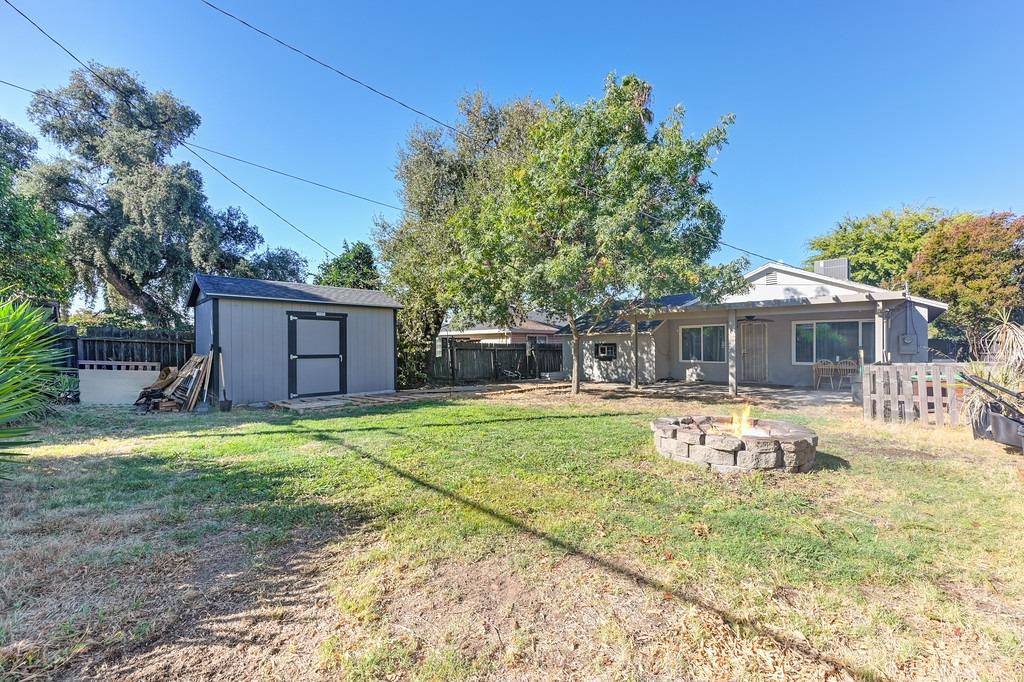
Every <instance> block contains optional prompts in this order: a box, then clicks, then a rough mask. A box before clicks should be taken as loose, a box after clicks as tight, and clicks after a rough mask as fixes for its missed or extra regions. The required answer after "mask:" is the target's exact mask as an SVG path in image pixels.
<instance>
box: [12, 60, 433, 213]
mask: <svg viewBox="0 0 1024 682" xmlns="http://www.w3.org/2000/svg"><path fill="white" fill-rule="evenodd" d="M0 85H7V86H10V87H12V88H15V89H17V90H21V91H23V92H27V93H29V94H30V95H36V96H38V97H44V98H46V99H49V100H51V101H53V102H55V103H57V104H59V105H61V106H64V104H65V102H63V101H62V100H61V99H59V98H57V97H54V96H53V95H51V94H49V93H47V92H43V91H41V90H33V89H32V88H26V87H25V86H23V85H18V84H17V83H12V82H10V81H7V80H3V79H2V78H0ZM181 144H182V145H183V146H185V147H192V148H193V149H201V150H203V151H204V152H209V153H211V154H216V155H217V156H222V157H224V158H225V159H231V160H232V161H238V162H239V163H244V164H246V165H248V166H253V167H254V168H259V169H261V170H265V171H267V172H269V173H275V174H277V175H281V176H283V177H286V178H291V179H293V180H298V181H299V182H304V183H306V184H308V185H313V186H314V187H320V188H321V189H326V190H329V191H331V192H336V193H338V194H343V195H345V196H347V197H352V198H353V199H359V200H360V201H365V202H367V203H371V204H376V205H377V206H383V207H384V208H391V209H394V210H396V211H402V212H403V213H409V214H411V215H415V212H414V211H411V210H409V209H406V208H402V207H401V206H397V205H395V204H389V203H388V202H386V201H380V200H378V199H373V198H371V197H367V196H363V195H362V194H356V193H355V192H350V191H348V190H345V189H341V188H340V187H335V186H333V185H328V184H326V183H323V182H319V181H317V180H310V179H309V178H304V177H302V176H301V175H295V174H294V173H289V172H287V171H282V170H278V169H276V168H272V167H270V166H266V165H264V164H262V163H257V162H255V161H250V160H248V159H243V158H242V157H240V156H235V155H234V154H228V153H227V152H222V151H219V150H217V149H212V148H210V147H204V146H203V145H201V144H196V143H195V142H185V141H182V142H181Z"/></svg>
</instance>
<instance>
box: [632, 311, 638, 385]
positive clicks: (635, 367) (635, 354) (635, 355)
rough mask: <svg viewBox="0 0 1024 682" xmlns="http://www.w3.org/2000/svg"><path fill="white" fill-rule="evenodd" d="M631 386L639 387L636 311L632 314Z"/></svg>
mask: <svg viewBox="0 0 1024 682" xmlns="http://www.w3.org/2000/svg"><path fill="white" fill-rule="evenodd" d="M631 331H632V332H633V388H640V347H639V338H638V337H639V334H638V333H637V330H636V313H634V314H633V325H632V330H631Z"/></svg>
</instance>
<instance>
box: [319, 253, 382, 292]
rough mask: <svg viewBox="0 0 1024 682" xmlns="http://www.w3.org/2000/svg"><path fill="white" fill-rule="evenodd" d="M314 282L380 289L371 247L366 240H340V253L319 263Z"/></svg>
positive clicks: (332, 285) (378, 275)
mask: <svg viewBox="0 0 1024 682" xmlns="http://www.w3.org/2000/svg"><path fill="white" fill-rule="evenodd" d="M313 283H314V284H323V285H326V286H330V287H348V288H349V289H380V273H379V272H377V261H376V260H375V259H374V257H373V249H372V248H370V245H369V244H367V243H366V242H362V241H360V242H354V243H352V244H349V243H348V242H347V241H346V242H342V245H341V253H340V254H338V255H337V256H335V257H334V258H329V259H327V260H325V261H324V262H323V263H321V264H320V270H319V272H317V273H316V274H315V275H313Z"/></svg>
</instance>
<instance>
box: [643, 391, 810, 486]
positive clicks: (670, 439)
mask: <svg viewBox="0 0 1024 682" xmlns="http://www.w3.org/2000/svg"><path fill="white" fill-rule="evenodd" d="M651 430H652V431H654V446H655V447H656V448H657V450H658V452H660V453H661V454H662V455H664V456H665V457H668V458H669V459H674V460H677V461H680V462H692V463H694V464H706V465H708V466H709V467H711V468H712V469H715V470H716V471H723V472H725V471H755V470H759V469H760V470H765V469H779V470H781V471H786V472H789V473H797V472H803V471H809V470H810V468H811V466H813V465H814V455H815V453H816V451H817V447H818V435H817V434H816V433H814V431H811V430H810V429H808V428H806V427H803V426H798V425H796V424H790V423H789V422H784V421H776V420H773V419H751V418H750V408H749V407H748V408H746V409H745V410H744V411H743V412H742V413H740V414H734V415H733V416H732V417H710V416H702V417H662V418H660V419H655V420H654V421H653V422H651Z"/></svg>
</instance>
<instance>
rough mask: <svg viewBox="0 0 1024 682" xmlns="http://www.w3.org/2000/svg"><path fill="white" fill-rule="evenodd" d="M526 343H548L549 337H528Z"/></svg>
mask: <svg viewBox="0 0 1024 682" xmlns="http://www.w3.org/2000/svg"><path fill="white" fill-rule="evenodd" d="M526 342H527V343H547V342H548V337H546V336H527V337H526Z"/></svg>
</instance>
